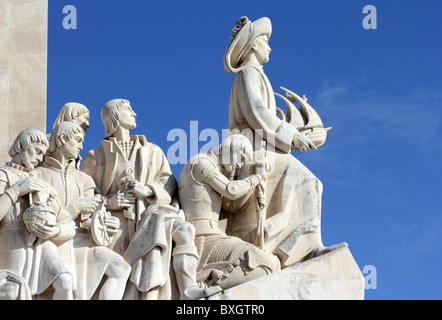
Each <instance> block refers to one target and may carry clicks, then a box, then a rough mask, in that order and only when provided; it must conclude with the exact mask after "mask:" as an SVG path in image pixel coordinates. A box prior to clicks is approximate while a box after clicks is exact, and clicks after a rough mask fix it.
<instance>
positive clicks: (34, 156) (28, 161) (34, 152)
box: [20, 142, 47, 171]
mask: <svg viewBox="0 0 442 320" xmlns="http://www.w3.org/2000/svg"><path fill="white" fill-rule="evenodd" d="M46 150H47V147H46V146H44V145H42V144H40V143H35V142H34V143H33V144H32V145H31V147H30V148H29V149H28V150H24V151H22V152H21V153H20V160H21V162H22V164H23V166H24V167H26V168H27V169H28V170H29V171H32V170H34V168H35V167H36V166H38V164H39V163H40V162H42V161H43V156H44V155H45V153H46Z"/></svg>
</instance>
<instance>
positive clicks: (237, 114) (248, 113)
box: [224, 17, 334, 268]
mask: <svg viewBox="0 0 442 320" xmlns="http://www.w3.org/2000/svg"><path fill="white" fill-rule="evenodd" d="M271 32H272V26H271V22H270V19H268V18H266V17H264V18H261V19H258V20H256V21H254V22H251V21H250V20H249V19H248V18H247V17H242V18H241V20H240V21H239V22H237V25H236V27H234V28H233V29H232V37H231V41H230V43H229V45H228V48H227V50H226V53H225V56H224V67H225V70H226V71H227V72H228V73H233V74H235V75H236V77H235V81H234V83H233V86H232V91H231V96H230V103H229V130H230V132H231V134H234V133H241V134H243V135H245V136H247V137H249V139H250V140H251V142H252V144H253V146H254V149H255V154H256V157H255V161H256V159H259V157H260V156H262V154H265V156H266V157H267V158H268V159H271V160H272V162H273V167H274V172H273V173H272V174H271V175H270V176H269V177H268V178H267V179H266V182H265V186H264V187H263V189H262V191H261V194H257V196H258V197H260V198H261V199H264V201H263V203H262V207H261V209H260V210H261V211H265V214H264V213H262V214H261V217H263V218H262V219H257V218H256V212H257V208H256V204H255V203H256V200H254V199H253V197H252V198H251V199H250V200H249V204H246V205H243V203H241V202H239V203H237V204H235V203H233V205H232V206H231V208H230V209H229V210H228V213H229V214H230V215H231V216H230V217H229V218H228V224H227V234H230V235H234V236H238V237H239V238H242V239H243V240H245V241H248V242H250V243H253V244H256V245H260V246H261V247H262V248H263V249H264V250H267V251H269V252H272V253H274V254H275V255H277V256H278V257H279V258H280V260H281V262H282V267H283V268H285V267H288V266H291V265H293V264H295V263H297V262H299V261H303V260H305V259H308V258H311V257H314V256H317V255H319V254H321V253H324V252H327V251H329V250H331V249H333V248H334V247H329V248H325V247H324V245H323V243H322V239H321V228H320V225H321V196H322V183H321V181H320V180H319V179H318V178H316V177H315V176H314V175H313V174H312V173H311V172H310V171H309V170H308V169H307V168H306V167H305V166H304V165H303V164H302V163H300V162H299V161H298V160H297V159H296V158H295V157H294V156H292V155H291V154H290V152H291V151H292V150H300V151H308V150H311V149H316V148H317V147H318V146H320V145H322V144H323V143H324V142H325V139H326V135H327V131H328V129H324V127H323V125H322V121H321V120H320V118H319V116H318V115H317V114H316V112H315V111H314V110H313V108H311V106H310V105H308V104H307V101H306V99H303V98H299V96H297V95H296V94H294V93H293V92H291V91H289V90H287V89H285V91H286V92H287V98H284V97H282V96H281V97H282V98H284V100H285V101H286V103H287V108H288V112H287V114H284V113H283V112H282V111H281V109H279V108H277V106H276V101H275V96H274V91H273V88H272V86H271V84H270V82H269V80H268V78H267V76H266V75H265V73H264V70H263V66H262V65H263V64H264V63H267V62H268V61H269V55H270V51H271V49H270V47H269V45H268V41H269V39H270V36H271ZM295 101H298V102H300V103H301V109H300V110H298V109H297V108H296V107H295V106H294V105H293V102H295ZM278 113H279V115H280V116H281V117H282V119H281V118H280V117H278ZM284 119H285V120H284ZM286 120H287V121H288V122H287V121H286ZM263 143H264V145H265V147H263ZM258 154H261V155H260V156H258ZM250 169H251V166H243V167H242V169H241V172H240V177H243V176H244V177H246V176H249V175H250ZM232 214H234V215H233V216H232Z"/></svg>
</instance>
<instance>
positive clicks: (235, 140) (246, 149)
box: [213, 134, 253, 163]
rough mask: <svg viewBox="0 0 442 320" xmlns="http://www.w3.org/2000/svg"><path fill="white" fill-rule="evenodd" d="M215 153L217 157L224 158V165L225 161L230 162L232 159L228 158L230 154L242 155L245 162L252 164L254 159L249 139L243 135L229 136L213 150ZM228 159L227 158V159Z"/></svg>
mask: <svg viewBox="0 0 442 320" xmlns="http://www.w3.org/2000/svg"><path fill="white" fill-rule="evenodd" d="M213 153H215V154H217V155H222V156H223V163H224V161H225V160H230V157H227V155H228V154H229V155H230V154H235V153H236V154H237V153H239V154H240V155H241V158H242V160H243V161H244V162H251V161H252V159H253V148H252V144H251V143H250V141H249V139H247V137H246V136H244V135H242V134H232V135H230V136H227V137H226V138H225V139H224V141H223V142H221V144H220V145H219V146H218V147H217V148H216V149H215V150H213ZM226 157H227V158H226Z"/></svg>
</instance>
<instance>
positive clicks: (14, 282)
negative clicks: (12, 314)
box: [0, 270, 32, 300]
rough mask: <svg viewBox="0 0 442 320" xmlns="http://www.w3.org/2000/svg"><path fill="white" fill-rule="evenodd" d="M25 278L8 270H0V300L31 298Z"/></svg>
mask: <svg viewBox="0 0 442 320" xmlns="http://www.w3.org/2000/svg"><path fill="white" fill-rule="evenodd" d="M31 299H32V296H31V290H30V289H29V286H28V283H27V282H26V280H25V279H24V278H23V277H21V276H19V275H18V274H16V273H14V272H12V271H10V270H0V300H31Z"/></svg>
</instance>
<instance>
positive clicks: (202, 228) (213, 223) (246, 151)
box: [178, 135, 281, 289]
mask: <svg viewBox="0 0 442 320" xmlns="http://www.w3.org/2000/svg"><path fill="white" fill-rule="evenodd" d="M252 157H253V149H252V145H251V144H250V142H249V140H248V139H247V138H245V137H244V136H242V135H231V136H229V137H227V138H226V139H225V140H224V141H223V142H222V143H221V145H220V146H219V147H218V148H216V149H215V150H214V151H213V152H212V151H208V152H205V153H200V154H197V155H195V156H194V157H193V158H191V159H190V160H189V162H188V163H187V164H186V165H185V166H184V168H183V169H182V171H181V174H180V177H179V180H178V186H179V201H180V205H181V207H182V208H183V210H184V212H185V214H186V220H187V221H189V222H190V223H192V225H193V226H194V227H195V230H196V235H195V243H196V246H197V248H198V254H199V256H200V262H199V266H198V273H197V279H198V281H200V282H202V283H204V284H205V285H206V286H210V285H213V284H218V285H219V286H220V287H222V288H223V289H225V288H230V287H234V286H237V285H239V284H242V283H244V282H247V281H251V280H254V279H257V278H259V277H262V276H266V275H268V274H271V273H273V272H276V271H278V270H280V269H281V266H280V262H279V260H278V258H277V257H276V256H274V255H273V254H270V253H267V252H265V251H263V250H261V249H259V248H257V247H256V246H254V245H252V244H250V243H247V242H245V241H243V240H241V239H239V238H237V237H232V236H228V235H226V234H225V232H224V231H223V230H222V229H221V228H220V227H219V225H218V220H219V214H220V211H221V204H222V199H223V198H225V199H229V200H237V199H243V201H244V198H246V199H247V198H248V197H250V196H251V195H252V194H254V191H255V187H256V186H259V185H260V183H261V182H262V181H263V180H264V177H265V175H266V174H267V172H265V170H263V167H265V165H266V164H267V162H266V161H264V160H263V161H261V162H260V163H257V164H256V166H260V168H259V169H260V171H261V174H253V175H251V176H249V177H247V178H245V179H243V180H233V178H234V176H233V175H234V173H235V171H236V170H237V169H238V168H240V167H242V166H243V165H244V163H245V162H246V161H249V162H250V161H251V160H252ZM224 173H225V174H226V175H227V176H226V175H225V174H224Z"/></svg>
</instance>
